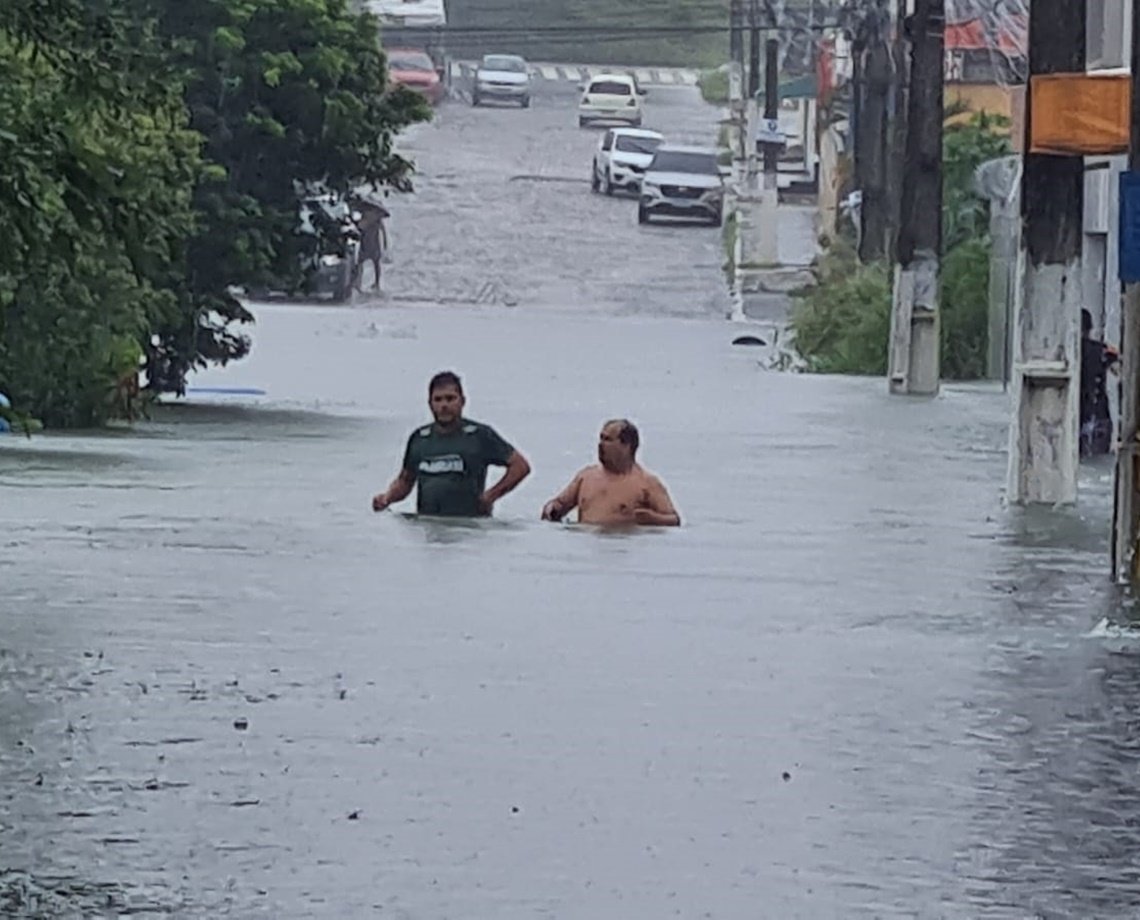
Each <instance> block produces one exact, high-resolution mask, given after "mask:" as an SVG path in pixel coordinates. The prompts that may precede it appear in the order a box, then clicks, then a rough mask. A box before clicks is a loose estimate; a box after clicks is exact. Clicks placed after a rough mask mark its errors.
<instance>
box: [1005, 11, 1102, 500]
mask: <svg viewBox="0 0 1140 920" xmlns="http://www.w3.org/2000/svg"><path fill="white" fill-rule="evenodd" d="M1084 70H1085V0H1033V4H1032V6H1031V7H1030V17H1029V74H1030V80H1032V78H1033V76H1034V75H1037V74H1051V73H1084ZM1031 96H1032V94H1031V93H1029V92H1027V93H1026V98H1027V100H1028V99H1030V98H1031ZM1025 121H1026V135H1025V137H1026V149H1027V152H1026V154H1025V160H1024V169H1023V171H1022V180H1021V215H1022V221H1023V227H1024V232H1023V234H1022V239H1023V246H1024V249H1025V276H1024V280H1023V285H1024V293H1023V296H1022V297H1021V298H1020V302H1019V304H1018V307H1017V315H1016V320H1015V322H1014V330H1013V334H1014V353H1013V361H1012V368H1011V370H1012V377H1011V381H1010V385H1011V391H1012V396H1013V418H1012V420H1011V424H1010V436H1009V477H1008V483H1007V491H1006V496H1007V499H1008V500H1009V501H1010V502H1011V503H1014V504H1058V503H1065V504H1068V503H1072V502H1075V501H1076V499H1077V465H1078V462H1079V454H1080V442H1079V416H1080V313H1081V306H1082V303H1081V222H1082V219H1083V211H1084V160H1083V159H1082V158H1081V157H1079V156H1048V155H1045V154H1038V153H1029V152H1028V147H1029V141H1030V139H1031V137H1032V133H1031V125H1032V121H1033V111H1032V105H1030V104H1027V105H1026V117H1025Z"/></svg>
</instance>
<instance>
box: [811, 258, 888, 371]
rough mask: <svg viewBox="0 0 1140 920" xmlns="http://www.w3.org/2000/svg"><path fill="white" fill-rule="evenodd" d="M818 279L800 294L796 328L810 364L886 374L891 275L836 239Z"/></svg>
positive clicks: (819, 368) (817, 367) (820, 368)
mask: <svg viewBox="0 0 1140 920" xmlns="http://www.w3.org/2000/svg"><path fill="white" fill-rule="evenodd" d="M818 279H819V280H818V284H816V285H814V286H812V287H811V288H809V289H807V290H805V291H801V292H799V293H797V294H796V303H795V306H794V308H793V310H792V330H793V332H794V333H795V340H796V349H797V350H798V351H799V353H800V354H801V355H802V356H803V358H804V360H805V361H806V362H807V365H808V369H809V370H811V371H813V372H815V373H821V374H885V373H886V371H887V342H888V339H889V337H890V328H891V276H890V272H889V270H888V269H887V267H886V266H885V265H883V264H881V263H872V264H869V265H860V264H859V261H858V259H857V257H856V255H855V251H854V249H853V248H850V247H849V246H847V245H843V244H837V245H836V246H835V247H834V248H833V249H832V250H831V251H830V252H828V253H827V254H826V255H825V256H824V257H823V259H822V260H821V262H820V265H819V268H818Z"/></svg>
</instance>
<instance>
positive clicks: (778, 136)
mask: <svg viewBox="0 0 1140 920" xmlns="http://www.w3.org/2000/svg"><path fill="white" fill-rule="evenodd" d="M756 143H757V144H780V145H783V143H784V132H783V131H781V130H780V119H778V118H762V119H761V120H760V124H759V125H758V126H757V128H756Z"/></svg>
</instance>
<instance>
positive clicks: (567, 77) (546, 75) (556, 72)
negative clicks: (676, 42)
mask: <svg viewBox="0 0 1140 920" xmlns="http://www.w3.org/2000/svg"><path fill="white" fill-rule="evenodd" d="M449 69H450V73H451V76H452V78H453V79H454V78H459V79H464V80H471V79H474V77H475V72H476V70H478V64H477V63H476V62H474V61H452V62H451V66H450V68H449ZM631 69H632V70H633V72H634V73H635V74H636V75H637V79H638V81H639V82H640V83H641V84H642V85H643V86H696V85H697V78H698V76H699V73H698V71H696V70H692V69H689V68H684V67H638V68H629V67H619V66H616V65H615V66H612V67H604V66H601V65H597V64H531V65H530V74H531V78H532V79H535V80H550V81H558V82H562V83H575V84H577V83H586V82H588V81H589V80H591V79H593V78H594V77H596V76H597V75H598V74H603V73H614V72H616V73H625V72H626V71H627V70H631Z"/></svg>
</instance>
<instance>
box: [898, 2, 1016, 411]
mask: <svg viewBox="0 0 1140 920" xmlns="http://www.w3.org/2000/svg"><path fill="white" fill-rule="evenodd" d="M1035 2H1036V0H1035ZM945 25H946V4H945V0H915V7H914V15H913V16H911V17H908V19H907V31H908V32H909V38H910V57H911V65H910V92H909V94H908V111H907V116H906V122H907V135H906V165H905V168H904V169H903V177H902V208H901V214H900V226H899V237H898V266H897V267H896V268H895V284H894V298H893V304H892V309H891V338H890V343H891V347H890V352H889V364H890V366H889V369H888V378H887V379H888V386H889V388H890V392H892V393H905V394H912V395H915V396H933V395H935V394H936V393H937V392H938V377H939V328H938V327H939V310H938V306H939V287H940V267H941V249H942V118H943V106H942V97H943V88H942V72H943V47H944V43H945V42H944V33H945Z"/></svg>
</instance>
